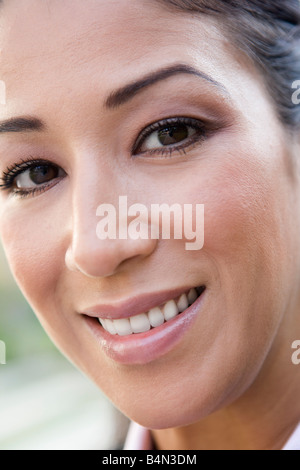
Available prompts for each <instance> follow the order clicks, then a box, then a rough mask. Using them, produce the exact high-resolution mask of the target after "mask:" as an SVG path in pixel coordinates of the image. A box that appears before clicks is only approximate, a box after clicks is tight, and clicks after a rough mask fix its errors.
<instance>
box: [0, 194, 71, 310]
mask: <svg viewBox="0 0 300 470" xmlns="http://www.w3.org/2000/svg"><path fill="white" fill-rule="evenodd" d="M28 202H29V201H24V202H23V201H19V202H18V204H16V207H11V206H10V207H9V206H8V207H7V209H6V210H5V211H4V212H3V213H2V217H1V220H2V222H1V223H0V233H1V237H2V240H3V246H4V249H5V252H6V255H7V258H8V261H9V264H10V267H11V270H12V272H13V274H14V277H15V279H16V281H17V283H18V285H19V287H20V289H21V290H22V292H23V294H24V295H25V297H26V298H27V300H28V301H29V303H30V304H31V305H32V306H33V308H36V307H39V306H40V305H43V304H44V305H45V302H50V303H51V302H52V303H53V299H54V295H55V290H56V286H57V283H58V280H59V277H60V273H61V270H62V269H63V261H64V252H65V251H64V250H65V243H64V238H63V234H62V232H61V229H59V227H63V226H64V225H63V222H62V220H63V216H62V213H61V210H60V211H59V213H57V210H56V209H55V205H51V201H50V202H49V204H47V206H45V207H44V206H43V204H41V201H38V202H37V204H27V203H28ZM31 202H34V201H31ZM39 205H41V207H39ZM56 207H57V206H56Z"/></svg>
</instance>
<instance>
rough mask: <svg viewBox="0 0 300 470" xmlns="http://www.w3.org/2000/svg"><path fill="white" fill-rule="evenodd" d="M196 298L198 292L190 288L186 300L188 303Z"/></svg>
mask: <svg viewBox="0 0 300 470" xmlns="http://www.w3.org/2000/svg"><path fill="white" fill-rule="evenodd" d="M197 298H198V294H197V291H196V289H191V290H190V292H189V293H188V301H189V303H190V305H191V304H192V303H194V302H195V300H196V299H197Z"/></svg>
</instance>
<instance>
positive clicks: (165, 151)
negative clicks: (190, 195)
mask: <svg viewBox="0 0 300 470" xmlns="http://www.w3.org/2000/svg"><path fill="white" fill-rule="evenodd" d="M179 124H180V125H185V126H188V127H191V128H193V129H194V130H197V131H198V132H196V133H195V134H194V135H192V136H191V137H189V138H188V139H185V140H184V141H183V143H182V144H178V145H176V144H172V145H171V146H170V145H169V146H166V148H159V149H152V150H147V151H144V152H138V153H137V150H138V148H139V146H141V144H142V143H143V142H144V141H145V139H147V137H149V136H150V135H151V134H152V133H154V132H157V131H159V130H162V129H164V128H166V127H168V126H170V127H172V126H176V125H177V126H178V125H179ZM206 131H207V129H206V126H205V124H204V123H203V122H202V121H199V120H197V119H194V118H187V117H176V118H168V119H163V120H161V121H158V122H155V123H153V124H150V125H149V126H148V127H146V128H145V129H144V130H143V131H142V132H141V133H140V134H139V136H138V138H137V140H136V142H135V144H134V146H133V148H132V150H131V153H132V155H133V156H135V157H138V156H140V155H144V154H148V155H151V156H152V155H160V156H161V157H162V158H168V157H169V158H170V157H171V156H172V155H173V153H174V152H178V153H179V154H184V155H185V154H186V149H187V148H189V147H191V146H193V145H196V144H197V143H200V142H201V141H204V140H205V139H206V137H207V132H206ZM40 165H42V166H43V165H44V166H49V167H50V166H52V167H57V165H55V164H53V163H51V162H49V161H47V160H43V159H40V160H38V159H30V158H28V159H26V160H21V162H20V163H17V164H14V165H12V166H11V167H8V168H7V169H6V170H5V171H4V172H3V175H2V177H1V178H0V182H1V184H0V189H1V190H2V191H10V193H11V194H12V195H14V196H17V197H19V198H26V197H28V196H36V195H37V194H40V193H42V192H44V191H45V190H46V189H47V188H48V187H49V186H53V183H51V182H49V183H48V184H47V183H45V184H41V186H38V187H36V188H31V189H26V190H24V189H15V188H13V185H14V182H15V179H16V178H17V176H19V175H20V174H22V173H24V172H26V171H27V170H31V169H33V168H35V167H37V166H40Z"/></svg>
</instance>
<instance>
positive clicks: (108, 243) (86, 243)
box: [65, 186, 157, 278]
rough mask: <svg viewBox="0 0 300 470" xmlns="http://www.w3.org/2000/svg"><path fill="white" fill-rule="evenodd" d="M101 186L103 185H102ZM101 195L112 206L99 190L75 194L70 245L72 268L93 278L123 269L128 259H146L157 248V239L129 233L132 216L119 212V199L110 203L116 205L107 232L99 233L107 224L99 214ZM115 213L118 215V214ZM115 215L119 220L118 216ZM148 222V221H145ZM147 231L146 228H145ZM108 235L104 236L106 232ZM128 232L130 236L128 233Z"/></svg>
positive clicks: (68, 254)
mask: <svg viewBox="0 0 300 470" xmlns="http://www.w3.org/2000/svg"><path fill="white" fill-rule="evenodd" d="M98 188H99V186H98ZM99 199H102V201H103V202H102V203H101V204H100V206H102V207H106V206H108V204H107V201H105V199H104V198H103V196H101V195H100V196H99V190H98V191H97V189H96V188H95V190H94V191H93V190H91V189H89V190H87V191H85V192H84V194H83V191H80V196H79V193H78V194H77V195H75V196H74V198H73V207H72V224H71V227H72V228H71V231H72V233H71V237H70V243H69V245H68V248H67V251H66V255H65V262H66V266H67V268H68V269H69V270H71V271H76V272H80V273H82V274H84V275H85V276H88V277H92V278H103V277H109V276H112V275H114V274H116V273H117V272H118V271H119V270H120V266H121V265H122V267H125V265H126V262H127V265H128V266H129V261H130V260H133V259H135V260H136V261H137V260H138V259H140V260H142V259H143V258H145V257H148V256H149V255H150V254H151V253H152V252H153V251H154V250H155V247H156V244H157V240H154V239H151V237H147V238H145V237H144V238H143V239H142V238H136V237H135V239H133V238H132V237H130V236H129V233H128V230H127V226H126V227H125V225H124V224H127V223H129V221H130V218H127V214H124V213H122V214H120V213H119V205H118V202H117V201H116V203H115V204H114V205H113V204H109V206H110V207H112V208H115V210H112V212H111V213H110V218H109V219H108V218H107V223H108V224H109V225H110V226H107V231H106V234H105V233H104V234H103V232H102V236H99V235H101V234H99V224H101V227H103V226H104V225H105V217H104V218H103V217H102V218H101V217H100V218H99V213H100V212H101V213H102V215H103V214H104V212H103V211H100V212H99V205H98V204H99ZM97 203H98V204H97ZM114 216H115V217H114ZM114 219H115V220H114ZM120 222H121V225H122V230H121V231H122V235H121V236H119V233H120V231H119V227H120ZM144 223H145V224H147V223H148V221H146V220H145V221H144ZM124 229H125V231H124ZM144 233H145V230H144ZM103 235H104V236H103ZM124 235H126V236H124Z"/></svg>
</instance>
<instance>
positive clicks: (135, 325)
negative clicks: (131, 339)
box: [130, 313, 151, 333]
mask: <svg viewBox="0 0 300 470" xmlns="http://www.w3.org/2000/svg"><path fill="white" fill-rule="evenodd" d="M130 325H131V328H132V331H133V333H145V332H146V331H149V330H150V328H151V325H150V321H149V318H148V316H147V315H146V313H141V314H140V315H135V316H134V317H131V318H130Z"/></svg>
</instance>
